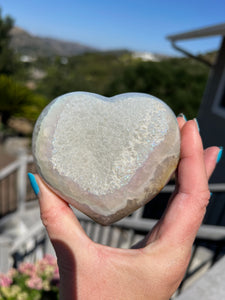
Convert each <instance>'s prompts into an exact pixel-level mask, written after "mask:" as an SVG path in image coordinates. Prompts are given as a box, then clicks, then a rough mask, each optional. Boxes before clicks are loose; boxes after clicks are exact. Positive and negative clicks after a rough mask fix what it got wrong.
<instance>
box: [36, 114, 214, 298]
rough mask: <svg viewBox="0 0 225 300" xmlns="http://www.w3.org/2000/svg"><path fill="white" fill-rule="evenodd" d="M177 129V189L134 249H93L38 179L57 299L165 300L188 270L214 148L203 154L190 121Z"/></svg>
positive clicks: (68, 212) (69, 214)
mask: <svg viewBox="0 0 225 300" xmlns="http://www.w3.org/2000/svg"><path fill="white" fill-rule="evenodd" d="M178 122H179V125H180V128H181V160H180V163H179V166H178V170H177V188H176V191H175V192H174V194H173V195H172V197H171V199H170V203H169V205H168V207H167V209H166V213H165V214H164V216H163V217H162V219H161V220H160V221H159V222H158V223H157V224H156V226H155V227H154V228H153V230H152V231H151V232H150V233H149V234H148V235H147V236H146V237H145V239H144V240H143V241H141V242H140V243H139V244H138V245H136V246H135V247H134V248H135V249H128V250H124V249H116V248H110V247H107V246H103V245H100V244H96V243H94V242H93V241H91V240H90V239H89V238H88V237H87V235H86V234H85V232H84V231H83V229H82V227H81V225H80V223H79V221H78V220H77V218H76V217H75V215H74V213H73V212H72V210H71V209H70V207H69V206H68V204H67V203H65V202H64V201H63V200H62V199H60V198H59V197H57V196H56V195H55V194H54V193H52V192H51V191H50V190H49V189H48V188H47V186H46V185H45V184H44V183H43V182H42V181H41V179H40V178H39V177H38V176H37V181H38V185H39V186H40V190H41V194H40V197H39V198H40V207H41V216H42V221H43V223H44V225H45V226H46V229H47V231H48V234H49V237H50V239H51V241H52V243H53V245H54V247H55V250H56V254H57V258H58V264H59V270H60V281H61V288H60V290H61V291H60V292H61V298H62V299H82V300H83V299H85V300H86V299H92V300H93V299H102V300H105V299H113V300H114V299H116V300H120V299H121V300H126V299H127V300H132V299H154V300H157V299H160V300H161V299H169V298H170V296H171V295H172V294H173V293H174V292H175V290H176V289H177V287H178V286H179V284H180V282H181V280H182V278H183V276H184V273H185V270H186V268H187V265H188V262H189V259H190V255H191V248H192V244H193V241H194V239H195V236H196V233H197V231H198V228H199V226H200V224H201V222H202V219H203V217H204V214H205V209H206V206H207V204H208V199H209V197H210V194H209V191H208V178H209V177H210V175H211V173H212V172H213V169H214V168H215V164H216V157H217V154H218V148H217V147H211V148H208V149H207V150H205V151H203V148H202V143H201V138H200V136H199V133H198V128H197V126H196V124H195V122H194V121H189V122H187V123H185V121H184V120H183V119H182V118H178Z"/></svg>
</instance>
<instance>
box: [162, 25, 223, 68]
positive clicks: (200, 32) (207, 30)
mask: <svg viewBox="0 0 225 300" xmlns="http://www.w3.org/2000/svg"><path fill="white" fill-rule="evenodd" d="M213 36H222V37H223V36H225V23H222V24H218V25H214V26H208V27H204V28H200V29H197V30H192V31H188V32H184V33H179V34H175V35H169V36H167V39H168V40H170V42H171V43H172V46H173V47H174V48H175V49H176V50H178V51H180V52H182V53H183V54H185V55H187V56H189V57H191V58H194V59H196V60H198V61H201V62H203V63H204V64H206V65H208V66H210V67H211V66H212V64H211V63H210V62H208V61H206V60H205V59H202V58H200V57H199V56H196V55H194V54H192V53H190V52H188V51H186V50H184V49H183V48H181V47H180V46H177V44H176V42H177V41H183V40H188V39H196V38H204V37H213Z"/></svg>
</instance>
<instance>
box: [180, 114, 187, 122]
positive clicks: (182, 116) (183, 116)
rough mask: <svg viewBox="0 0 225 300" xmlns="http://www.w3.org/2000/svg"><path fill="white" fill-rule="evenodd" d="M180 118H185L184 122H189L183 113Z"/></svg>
mask: <svg viewBox="0 0 225 300" xmlns="http://www.w3.org/2000/svg"><path fill="white" fill-rule="evenodd" d="M178 117H181V118H183V119H184V121H185V122H187V118H186V116H185V115H184V114H183V113H180V114H179V115H178Z"/></svg>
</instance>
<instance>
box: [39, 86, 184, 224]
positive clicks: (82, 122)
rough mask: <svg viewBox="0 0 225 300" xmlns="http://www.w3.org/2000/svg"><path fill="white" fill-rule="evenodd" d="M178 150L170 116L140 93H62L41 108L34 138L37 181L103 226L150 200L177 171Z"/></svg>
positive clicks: (157, 102) (161, 104)
mask: <svg viewBox="0 0 225 300" xmlns="http://www.w3.org/2000/svg"><path fill="white" fill-rule="evenodd" d="M179 151H180V135H179V128H178V124H177V121H176V118H175V116H174V114H173V112H172V111H171V109H170V108H169V107H168V106H167V105H166V104H165V103H164V102H163V101H161V100H159V99H157V98H155V97H153V96H150V95H146V94H140V93H128V94H122V95H118V96H115V97H112V98H105V97H102V96H100V95H96V94H92V93H85V92H74V93H69V94H65V95H63V96H61V97H58V98H56V99H55V100H54V101H53V102H51V103H50V104H49V105H48V106H47V107H46V108H45V109H44V111H43V112H42V114H41V115H40V117H39V119H38V121H37V123H36V125H35V129H34V133H33V154H34V158H35V162H36V165H37V170H38V172H39V174H40V175H41V176H42V177H43V179H44V180H45V181H46V183H47V184H48V185H49V186H50V187H51V188H52V189H53V190H54V191H55V192H56V193H58V194H59V195H60V196H61V197H63V198H64V199H65V200H66V201H68V202H69V203H71V204H72V205H74V206H75V207H76V208H78V209H80V210H81V211H83V212H84V213H86V214H87V215H89V216H90V217H92V218H93V219H94V220H96V221H97V222H100V223H102V224H109V223H112V222H114V221H116V220H118V219H120V218H122V217H124V216H125V215H128V214H129V213H131V212H132V211H134V210H135V209H137V208H138V207H140V206H141V205H143V204H145V203H146V202H148V201H149V200H150V199H152V198H153V197H154V196H155V195H156V194H157V193H158V192H159V191H160V190H161V189H162V188H163V186H164V185H165V184H166V182H167V181H168V179H169V177H170V176H171V174H172V173H173V171H174V170H175V168H176V166H177V163H178V159H179Z"/></svg>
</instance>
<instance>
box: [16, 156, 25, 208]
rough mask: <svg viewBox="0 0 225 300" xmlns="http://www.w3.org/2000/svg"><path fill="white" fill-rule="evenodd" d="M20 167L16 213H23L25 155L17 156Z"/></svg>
mask: <svg viewBox="0 0 225 300" xmlns="http://www.w3.org/2000/svg"><path fill="white" fill-rule="evenodd" d="M19 161H20V166H19V169H18V172H17V204H18V212H22V211H24V207H25V200H26V193H27V155H26V154H25V153H21V154H20V155H19Z"/></svg>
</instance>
